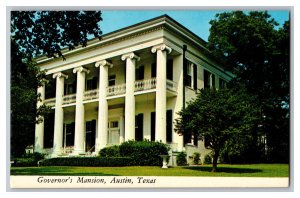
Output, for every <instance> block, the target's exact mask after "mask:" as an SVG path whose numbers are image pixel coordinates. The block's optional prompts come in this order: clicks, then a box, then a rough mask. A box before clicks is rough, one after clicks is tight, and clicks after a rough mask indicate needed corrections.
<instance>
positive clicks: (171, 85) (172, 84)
mask: <svg viewBox="0 0 300 198" xmlns="http://www.w3.org/2000/svg"><path fill="white" fill-rule="evenodd" d="M176 87H177V85H176V83H175V82H174V81H172V80H169V79H167V89H169V90H171V91H176Z"/></svg>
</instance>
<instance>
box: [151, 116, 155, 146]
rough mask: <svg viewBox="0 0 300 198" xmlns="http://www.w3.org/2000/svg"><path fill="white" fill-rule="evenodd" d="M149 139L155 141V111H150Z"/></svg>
mask: <svg viewBox="0 0 300 198" xmlns="http://www.w3.org/2000/svg"><path fill="white" fill-rule="evenodd" d="M151 141H155V112H151Z"/></svg>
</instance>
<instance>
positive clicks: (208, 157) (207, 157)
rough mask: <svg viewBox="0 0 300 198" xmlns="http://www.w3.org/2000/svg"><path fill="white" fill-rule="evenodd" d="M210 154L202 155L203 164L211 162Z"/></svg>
mask: <svg viewBox="0 0 300 198" xmlns="http://www.w3.org/2000/svg"><path fill="white" fill-rule="evenodd" d="M211 163H212V161H211V155H209V154H207V155H205V156H204V164H211Z"/></svg>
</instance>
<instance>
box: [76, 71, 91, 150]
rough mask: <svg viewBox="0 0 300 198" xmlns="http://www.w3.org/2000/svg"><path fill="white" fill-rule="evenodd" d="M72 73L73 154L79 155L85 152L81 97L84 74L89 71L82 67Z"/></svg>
mask: <svg viewBox="0 0 300 198" xmlns="http://www.w3.org/2000/svg"><path fill="white" fill-rule="evenodd" d="M73 73H77V87H76V111H75V140H74V154H75V155H78V154H80V153H84V152H85V151H84V148H85V146H84V142H85V141H84V137H85V123H84V104H83V97H84V90H85V89H84V87H85V76H86V73H89V70H87V69H85V68H84V67H77V68H75V69H73Z"/></svg>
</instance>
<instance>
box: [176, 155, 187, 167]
mask: <svg viewBox="0 0 300 198" xmlns="http://www.w3.org/2000/svg"><path fill="white" fill-rule="evenodd" d="M176 162H177V166H186V165H187V161H186V153H185V152H180V153H179V154H178V155H177V157H176Z"/></svg>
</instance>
